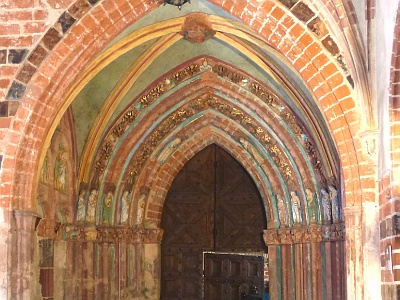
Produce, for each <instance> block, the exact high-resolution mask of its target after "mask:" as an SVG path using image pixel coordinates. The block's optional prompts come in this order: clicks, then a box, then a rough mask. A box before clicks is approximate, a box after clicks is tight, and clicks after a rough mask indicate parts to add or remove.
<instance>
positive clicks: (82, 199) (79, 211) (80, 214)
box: [76, 189, 86, 224]
mask: <svg viewBox="0 0 400 300" xmlns="http://www.w3.org/2000/svg"><path fill="white" fill-rule="evenodd" d="M85 214H86V190H85V189H81V190H80V192H79V196H78V203H77V208H76V222H77V223H78V224H80V223H83V222H84V221H85Z"/></svg>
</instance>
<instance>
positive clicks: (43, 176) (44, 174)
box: [40, 155, 49, 183]
mask: <svg viewBox="0 0 400 300" xmlns="http://www.w3.org/2000/svg"><path fill="white" fill-rule="evenodd" d="M48 179H49V159H48V157H47V155H46V156H45V158H44V160H43V165H42V168H41V170H40V182H43V183H47V180H48Z"/></svg>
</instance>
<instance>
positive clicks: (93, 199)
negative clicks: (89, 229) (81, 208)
mask: <svg viewBox="0 0 400 300" xmlns="http://www.w3.org/2000/svg"><path fill="white" fill-rule="evenodd" d="M97 194H98V192H97V189H92V190H91V192H90V195H89V199H88V208H87V215H86V223H89V224H93V223H94V221H95V215H96V206H97Z"/></svg>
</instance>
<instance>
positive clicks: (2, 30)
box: [0, 24, 20, 35]
mask: <svg viewBox="0 0 400 300" xmlns="http://www.w3.org/2000/svg"><path fill="white" fill-rule="evenodd" d="M19 33H20V29H19V25H18V24H1V25H0V35H14V34H19Z"/></svg>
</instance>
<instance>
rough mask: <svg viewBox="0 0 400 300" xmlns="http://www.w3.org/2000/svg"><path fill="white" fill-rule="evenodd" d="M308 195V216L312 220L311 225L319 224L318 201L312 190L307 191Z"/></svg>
mask: <svg viewBox="0 0 400 300" xmlns="http://www.w3.org/2000/svg"><path fill="white" fill-rule="evenodd" d="M306 195H307V204H308V215H309V218H310V223H315V222H317V214H318V207H317V199H316V196H315V194H314V193H313V191H311V189H309V188H307V189H306Z"/></svg>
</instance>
